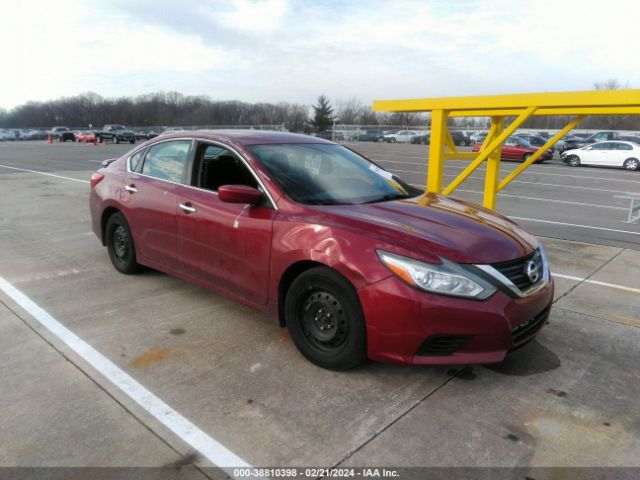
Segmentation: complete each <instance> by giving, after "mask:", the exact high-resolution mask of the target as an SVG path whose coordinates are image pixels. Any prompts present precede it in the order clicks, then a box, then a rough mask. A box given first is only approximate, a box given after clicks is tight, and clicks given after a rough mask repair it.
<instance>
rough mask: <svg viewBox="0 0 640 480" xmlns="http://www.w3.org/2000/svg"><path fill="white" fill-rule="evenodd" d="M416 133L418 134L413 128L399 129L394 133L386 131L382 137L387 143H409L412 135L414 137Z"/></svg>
mask: <svg viewBox="0 0 640 480" xmlns="http://www.w3.org/2000/svg"><path fill="white" fill-rule="evenodd" d="M416 135H418V132H416V131H414V130H400V131H398V132H395V133H387V134H385V135H384V137H383V139H384V141H385V142H388V143H396V142H398V143H400V142H406V143H410V142H411V139H412V138H413V137H415V136H416Z"/></svg>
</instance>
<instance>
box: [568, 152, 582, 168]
mask: <svg viewBox="0 0 640 480" xmlns="http://www.w3.org/2000/svg"><path fill="white" fill-rule="evenodd" d="M567 165H569V166H570V167H579V166H580V157H578V156H577V155H571V156H570V157H569V158H567Z"/></svg>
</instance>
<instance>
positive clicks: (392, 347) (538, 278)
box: [90, 130, 553, 369]
mask: <svg viewBox="0 0 640 480" xmlns="http://www.w3.org/2000/svg"><path fill="white" fill-rule="evenodd" d="M90 188H91V194H90V208H91V215H92V222H93V230H94V231H95V233H96V235H97V236H98V238H99V239H100V241H101V242H102V244H103V245H105V246H106V248H107V252H108V256H109V258H110V260H111V262H112V263H113V266H114V267H115V268H116V269H117V270H118V271H120V272H122V273H124V274H133V273H137V272H139V271H140V270H141V269H142V268H143V266H146V267H150V268H153V269H156V270H160V271H163V272H166V273H168V274H171V275H174V276H176V277H179V278H181V279H184V280H187V281H189V282H193V283H196V284H198V285H201V286H202V287H205V288H207V289H210V290H212V291H215V292H220V293H223V294H225V295H228V296H230V297H233V298H234V299H236V300H238V301H240V302H243V303H245V304H248V305H251V306H253V307H255V308H258V309H261V310H264V311H268V312H271V313H272V314H273V316H274V317H275V318H276V319H277V321H278V322H279V325H280V326H281V327H283V328H288V329H289V331H290V334H291V338H292V340H293V342H294V343H295V345H296V346H297V348H298V349H299V350H300V352H301V353H302V355H304V356H305V357H306V358H307V359H309V360H310V361H312V362H314V363H315V364H317V365H319V366H321V367H324V368H330V369H347V368H351V367H354V366H356V365H358V364H360V363H362V362H363V361H364V360H365V359H367V358H370V359H373V360H378V361H386V362H395V363H405V364H486V363H494V362H500V361H502V360H503V359H504V357H505V355H506V354H507V353H508V352H509V351H510V350H513V349H514V348H518V347H520V346H522V345H524V344H525V343H527V342H529V341H530V340H532V339H533V338H534V337H535V336H536V335H537V334H538V333H539V332H540V330H541V328H542V327H543V325H544V324H545V323H546V322H547V318H548V316H549V312H550V308H551V301H552V298H553V281H552V279H551V276H550V274H549V267H548V264H547V260H546V257H545V253H544V250H543V248H542V246H541V245H540V244H539V242H538V241H537V240H536V238H534V237H533V236H532V235H530V234H528V233H527V232H525V231H524V230H523V229H522V228H520V227H519V226H518V225H517V224H516V223H514V222H513V221H511V220H509V219H508V218H506V217H504V216H502V215H500V214H499V213H497V212H495V211H492V210H489V209H485V208H483V207H480V206H478V205H474V204H472V203H468V202H465V201H461V200H456V199H454V198H451V197H447V196H443V195H437V194H425V193H423V192H422V191H421V190H418V189H415V188H414V187H411V186H410V185H408V184H407V183H405V182H404V181H403V180H402V179H400V178H398V177H397V176H396V175H394V174H392V173H390V172H388V171H387V170H385V169H384V168H381V167H380V166H379V165H377V164H375V163H374V162H372V161H370V160H368V159H366V158H364V157H363V156H361V155H359V154H357V153H355V152H353V151H351V150H349V149H347V148H345V147H343V146H340V145H336V144H334V143H332V142H329V141H326V140H323V139H320V138H317V137H310V136H305V135H295V134H289V133H280V132H265V131H241V130H238V131H196V132H177V133H173V134H167V135H162V136H160V137H157V138H154V139H152V140H150V141H148V142H146V143H144V144H142V145H139V146H137V147H136V148H135V149H133V150H131V151H130V152H129V153H127V154H125V155H124V156H122V157H121V158H119V159H117V160H115V161H105V162H104V164H103V167H102V168H100V169H99V170H98V171H97V172H95V173H94V174H93V176H92V178H91V187H90ZM140 281H145V280H144V277H141V279H140Z"/></svg>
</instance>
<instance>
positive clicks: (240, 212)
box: [178, 142, 276, 304]
mask: <svg viewBox="0 0 640 480" xmlns="http://www.w3.org/2000/svg"><path fill="white" fill-rule="evenodd" d="M222 185H248V186H251V187H256V188H257V187H258V182H257V180H256V178H255V177H254V176H253V175H252V173H251V171H250V170H249V168H248V167H247V166H246V165H245V164H244V162H242V160H241V159H240V158H239V157H238V156H237V155H235V154H233V153H232V152H230V151H229V150H227V149H226V148H224V147H223V146H219V145H214V144H210V143H204V142H203V143H201V144H200V145H198V147H197V148H196V154H195V157H194V162H193V168H192V174H191V186H190V187H183V188H182V191H181V195H180V197H179V200H178V201H179V204H178V258H179V268H180V270H182V271H183V272H184V273H186V274H188V275H189V276H192V277H194V278H196V279H198V280H200V281H203V282H204V283H206V284H207V285H210V286H212V287H217V288H222V289H225V290H228V291H230V292H232V293H236V294H238V295H239V296H241V297H244V298H247V299H249V300H251V301H253V302H255V303H259V304H266V303H267V300H268V297H269V262H270V254H271V232H272V226H273V219H274V217H275V213H276V210H275V209H274V206H273V205H271V204H270V203H269V202H268V200H267V199H266V198H265V202H264V203H263V204H260V205H242V204H237V203H225V202H222V201H220V199H219V198H218V195H217V190H218V188H219V187H220V186H222Z"/></svg>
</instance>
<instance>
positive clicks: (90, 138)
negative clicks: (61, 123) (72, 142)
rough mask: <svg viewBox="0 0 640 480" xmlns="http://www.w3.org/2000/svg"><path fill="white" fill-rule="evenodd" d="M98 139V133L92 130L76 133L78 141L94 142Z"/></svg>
mask: <svg viewBox="0 0 640 480" xmlns="http://www.w3.org/2000/svg"><path fill="white" fill-rule="evenodd" d="M95 141H96V134H95V133H93V132H90V131H86V132H80V133H78V134H77V135H76V142H85V143H92V142H95Z"/></svg>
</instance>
